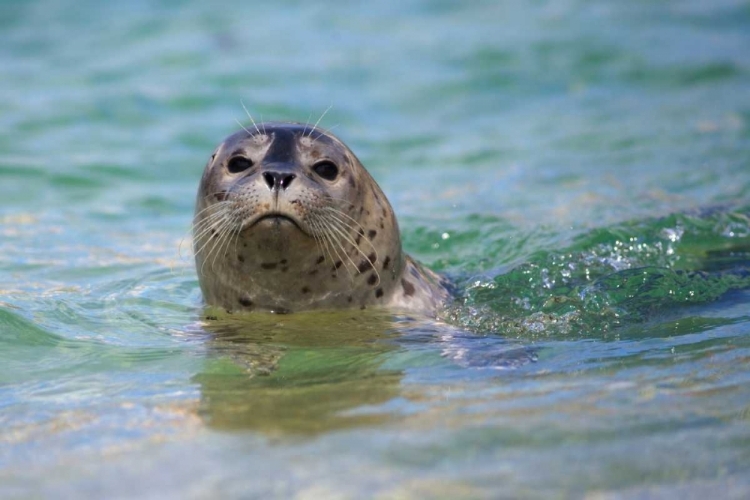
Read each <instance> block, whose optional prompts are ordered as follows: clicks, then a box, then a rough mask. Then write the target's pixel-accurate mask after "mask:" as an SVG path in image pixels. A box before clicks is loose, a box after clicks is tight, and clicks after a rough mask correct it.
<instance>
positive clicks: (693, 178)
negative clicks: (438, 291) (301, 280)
mask: <svg viewBox="0 0 750 500" xmlns="http://www.w3.org/2000/svg"><path fill="white" fill-rule="evenodd" d="M0 61H1V62H2V67H3V72H2V75H3V76H2V78H0V91H1V92H2V95H3V96H4V98H3V99H2V102H0V124H2V130H3V131H4V133H3V134H0V200H2V201H0V429H2V430H0V496H2V497H4V498H5V497H11V498H12V497H45V496H71V497H77V498H100V497H104V496H106V497H128V496H139V497H144V496H145V497H153V498H156V497H158V498H205V497H212V498H213V497H216V496H223V497H242V498H247V497H281V498H288V497H300V498H337V497H341V498H361V497H371V496H375V497H382V498H393V497H406V498H410V497H446V498H483V497H486V498H497V497H513V498H515V497H549V496H550V495H551V496H553V497H578V496H582V495H585V494H588V495H591V496H595V497H605V498H607V497H609V496H618V497H619V496H622V497H642V496H648V495H657V496H662V495H663V496H669V497H678V496H679V497H687V498H691V497H692V498H699V497H705V496H709V495H716V494H719V495H720V496H722V497H735V498H745V497H747V496H748V495H750V476H748V474H747V471H748V470H750V368H748V367H749V366H750V364H749V362H750V336H749V335H748V333H749V332H750V316H749V315H748V311H749V310H750V308H749V307H748V306H749V304H750V291H749V290H750V287H749V285H750V274H749V271H748V269H750V266H749V263H750V104H748V103H750V8H748V6H747V4H746V3H744V2H739V1H732V0H725V1H724V0H722V1H719V2H712V3H710V4H707V3H706V2H698V1H681V2H676V1H675V2H669V1H667V2H658V3H655V2H606V1H605V2H596V3H590V2H581V1H573V0H570V1H565V0H557V1H544V2H526V3H521V4H516V3H510V2H469V3H467V2H464V3H460V4H459V3H455V4H453V3H446V2H427V1H406V2H403V1H401V2H391V1H386V2H379V3H377V4H372V5H368V6H355V5H353V4H352V5H351V6H341V5H340V4H339V3H335V2H297V1H286V2H276V3H267V4H262V5H261V4H250V3H247V2H233V1H229V2H224V3H223V4H221V5H220V6H216V5H208V4H205V5H204V4H201V3H199V2H191V1H183V2H177V1H174V2H171V1H165V2H160V3H158V4H154V3H146V2H134V3H129V4H127V5H126V4H117V5H115V4H111V5H110V4H105V3H102V2H93V1H81V2H75V3H72V2H65V1H55V0H43V1H38V2H26V3H21V2H5V3H3V4H2V5H1V6H0ZM241 103H244V104H245V106H247V108H248V109H249V110H250V111H251V112H252V113H253V115H254V117H255V118H256V119H261V120H262V119H266V120H271V119H273V120H296V121H302V122H305V121H307V120H308V119H309V120H312V121H314V120H316V119H317V118H318V117H319V116H320V115H321V114H322V113H323V112H324V111H325V110H326V109H327V108H328V107H329V106H332V108H331V110H330V111H329V112H328V113H327V114H326V116H325V118H324V119H323V121H322V122H321V124H322V126H324V127H326V128H329V129H332V130H333V132H334V133H336V134H338V135H339V136H340V137H341V138H342V139H343V140H345V141H346V142H347V143H348V144H349V145H350V146H351V148H352V149H353V150H354V151H355V153H356V154H357V155H358V156H359V157H360V159H361V160H362V161H363V163H364V164H365V165H366V166H367V167H368V168H369V170H370V171H371V172H372V174H373V175H374V177H375V178H376V179H377V180H378V182H379V183H380V184H381V186H382V187H383V189H384V191H385V192H386V194H387V195H388V196H389V198H390V200H391V202H392V204H393V206H394V208H395V210H396V213H397V215H398V217H399V221H400V224H401V227H402V231H403V239H404V243H405V246H406V249H407V251H408V252H409V253H411V254H412V255H413V256H415V257H416V258H418V259H420V260H421V261H422V262H424V263H425V264H427V265H429V266H431V267H432V268H433V269H436V270H439V271H440V272H443V273H445V274H447V275H448V276H450V277H451V279H452V280H454V282H455V283H456V284H457V288H458V293H457V298H456V302H455V303H454V304H453V305H452V306H451V307H450V308H449V309H448V310H447V311H445V313H444V314H443V315H442V317H441V318H440V320H439V321H425V320H423V319H420V318H403V317H393V316H392V315H390V314H387V313H384V312H378V311H365V312H364V313H361V312H357V313H353V312H343V313H320V314H302V315H285V316H273V315H258V316H254V317H237V316H225V315H219V317H218V319H216V320H214V321H203V320H202V317H203V309H202V307H201V300H200V293H199V289H198V286H197V278H196V275H195V271H194V269H193V264H192V257H191V254H190V246H191V245H190V220H191V216H192V209H193V202H194V197H195V191H196V188H197V183H198V180H199V177H200V174H201V172H202V169H203V166H204V165H205V162H206V161H207V160H208V157H209V156H210V154H211V151H212V150H213V148H214V147H215V145H216V144H217V143H218V142H219V141H220V140H221V139H222V138H223V137H224V136H226V135H228V134H229V133H231V132H233V131H234V130H236V129H238V128H239V125H238V123H237V121H240V122H241V123H247V122H248V118H247V116H246V115H245V112H244V111H243V109H242V104H241Z"/></svg>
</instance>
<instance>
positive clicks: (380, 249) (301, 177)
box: [193, 123, 448, 315]
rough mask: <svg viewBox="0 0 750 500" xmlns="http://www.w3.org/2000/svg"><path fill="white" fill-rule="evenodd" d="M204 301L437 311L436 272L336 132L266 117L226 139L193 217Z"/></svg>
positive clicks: (439, 287)
mask: <svg viewBox="0 0 750 500" xmlns="http://www.w3.org/2000/svg"><path fill="white" fill-rule="evenodd" d="M193 247H194V253H195V263H196V267H197V271H198V276H199V281H200V286H201V290H202V292H203V297H204V300H205V301H206V303H207V304H209V305H214V306H220V307H223V308H225V309H227V310H230V311H235V310H260V311H271V312H295V311H303V310H311V309H342V308H355V307H357V308H365V307H367V306H385V307H393V308H396V309H402V310H407V311H412V312H421V313H425V314H429V315H432V314H434V313H435V311H436V308H437V307H438V306H439V304H440V303H442V302H443V301H444V300H445V299H446V298H447V296H448V294H447V291H446V288H445V286H444V284H443V282H442V280H441V278H440V277H439V276H437V275H436V274H434V273H432V272H431V271H429V270H426V269H424V268H422V267H421V266H420V265H419V264H417V263H416V262H414V261H413V260H412V259H410V258H409V257H408V256H406V255H404V254H403V252H402V250H401V238H400V235H399V228H398V223H397V222H396V218H395V216H394V213H393V209H392V208H391V206H390V204H389V203H388V200H387V199H386V197H385V195H384V194H383V192H382V191H381V189H380V187H379V186H378V185H377V183H376V182H375V180H374V179H373V178H372V177H371V176H370V174H369V173H368V172H367V171H366V170H365V168H364V167H363V166H362V164H361V163H360V162H359V160H358V159H357V157H356V156H355V155H354V153H352V152H351V151H350V150H349V148H348V147H347V146H346V145H344V143H343V142H341V141H340V140H339V139H337V138H336V137H335V136H333V135H332V134H330V133H324V132H323V131H321V130H320V129H317V128H310V127H309V126H304V125H301V124H296V123H264V124H262V125H260V126H258V127H255V128H254V129H253V130H241V131H239V132H237V133H235V134H233V135H231V136H230V137H228V138H227V139H226V140H225V141H224V142H222V143H221V144H220V145H219V147H218V148H217V149H216V151H215V152H214V154H213V155H212V156H211V159H210V160H209V162H208V165H207V166H206V169H205V171H204V173H203V178H202V179H201V183H200V187H199V189H198V197H197V203H196V211H195V216H194V220H193Z"/></svg>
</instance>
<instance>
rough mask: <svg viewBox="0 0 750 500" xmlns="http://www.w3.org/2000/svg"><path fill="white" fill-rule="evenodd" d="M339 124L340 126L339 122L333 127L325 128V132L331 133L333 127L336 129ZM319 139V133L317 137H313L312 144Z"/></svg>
mask: <svg viewBox="0 0 750 500" xmlns="http://www.w3.org/2000/svg"><path fill="white" fill-rule="evenodd" d="M338 126H339V124H338V123H337V124H336V125H334V126H333V127H331V128H323V132H325V133H326V134H328V135H330V134H331V131H332V130H333V129H335V128H336V127H338ZM321 128H322V127H321ZM321 135H322V134H321ZM318 139H320V135H318V137H316V138H315V139H313V140H312V143H311V145H312V144H315V141H317V140H318Z"/></svg>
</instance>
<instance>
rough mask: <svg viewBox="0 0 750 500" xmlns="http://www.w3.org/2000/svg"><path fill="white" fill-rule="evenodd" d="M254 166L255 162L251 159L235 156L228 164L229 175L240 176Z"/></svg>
mask: <svg viewBox="0 0 750 500" xmlns="http://www.w3.org/2000/svg"><path fill="white" fill-rule="evenodd" d="M252 166H253V162H252V160H250V159H249V158H243V157H242V156H235V157H234V158H232V159H230V160H229V163H227V170H229V173H231V174H239V173H240V172H244V171H245V170H247V169H249V168H250V167H252Z"/></svg>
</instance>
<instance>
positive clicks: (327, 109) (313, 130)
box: [307, 104, 333, 142]
mask: <svg viewBox="0 0 750 500" xmlns="http://www.w3.org/2000/svg"><path fill="white" fill-rule="evenodd" d="M332 107H333V104H331V105H330V106H328V107H327V108H326V110H325V111H323V114H322V115H320V118H318V121H316V122H315V125H313V126H312V128H311V129H310V134H309V135H308V136H307V137H312V133H313V132H315V129H316V128H318V123H320V120H322V119H323V117H324V116H325V115H326V113H328V112H329V111H330V110H331V108H332ZM313 142H314V141H313Z"/></svg>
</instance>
